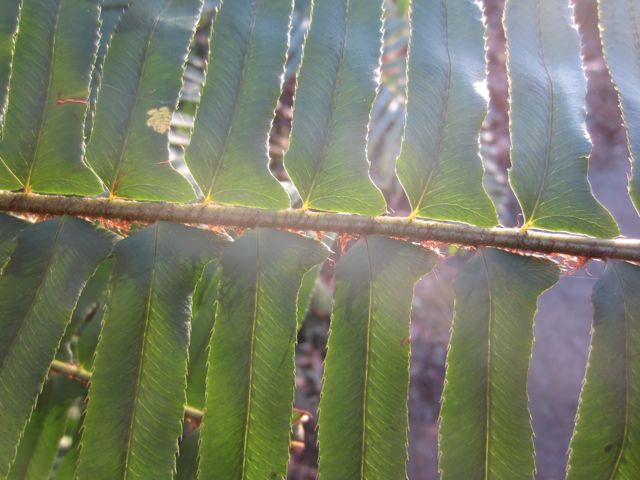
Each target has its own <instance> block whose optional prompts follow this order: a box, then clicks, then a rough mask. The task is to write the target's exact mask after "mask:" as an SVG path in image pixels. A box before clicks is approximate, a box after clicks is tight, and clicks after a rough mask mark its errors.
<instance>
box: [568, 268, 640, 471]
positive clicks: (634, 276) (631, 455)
mask: <svg viewBox="0 0 640 480" xmlns="http://www.w3.org/2000/svg"><path fill="white" fill-rule="evenodd" d="M638 292H640V267H638V266H636V265H631V264H629V263H624V262H619V261H612V260H610V261H608V262H607V267H606V269H605V272H604V274H603V275H602V277H601V278H600V279H599V280H598V282H597V283H596V285H595V287H594V289H593V305H594V307H595V318H594V322H593V336H592V338H591V352H590V354H589V365H588V367H587V375H586V380H585V384H584V386H583V387H582V395H581V397H580V406H579V408H578V416H577V421H576V427H575V432H574V435H573V439H572V441H571V457H570V461H569V472H568V475H567V480H582V479H592V478H593V479H595V478H606V479H609V480H632V479H636V478H640V449H639V448H638V445H639V444H640V296H639V295H638Z"/></svg>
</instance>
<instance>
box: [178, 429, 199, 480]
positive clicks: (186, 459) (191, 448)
mask: <svg viewBox="0 0 640 480" xmlns="http://www.w3.org/2000/svg"><path fill="white" fill-rule="evenodd" d="M199 441H200V429H197V430H194V431H192V432H190V433H188V434H187V435H186V436H184V435H183V437H182V440H181V441H180V451H179V453H178V459H177V461H176V475H175V477H174V478H175V480H196V478H197V476H198V475H197V474H198V442H199Z"/></svg>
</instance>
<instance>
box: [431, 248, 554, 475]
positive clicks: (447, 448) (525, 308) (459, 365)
mask: <svg viewBox="0 0 640 480" xmlns="http://www.w3.org/2000/svg"><path fill="white" fill-rule="evenodd" d="M557 280H558V269H557V267H556V266H555V265H554V264H553V263H551V262H549V261H547V260H541V259H537V258H533V257H522V256H518V255H515V254H512V253H507V252H503V251H501V250H489V249H487V250H481V251H480V252H479V253H478V255H477V256H475V257H474V258H473V259H471V260H470V261H469V263H467V264H466V265H465V266H464V267H463V269H462V270H461V271H460V273H459V274H458V278H457V279H456V282H455V295H456V303H455V317H454V320H453V328H452V333H451V344H450V346H449V353H448V355H447V372H446V377H445V387H444V393H443V397H442V398H443V402H442V410H441V412H440V463H439V468H440V471H441V474H442V478H443V480H447V479H459V478H468V479H498V478H509V479H520V478H521V479H531V478H533V473H534V452H533V431H532V428H531V421H530V416H529V409H528V406H527V403H528V398H527V371H528V368H529V359H530V357H531V345H532V341H533V318H534V315H535V312H536V302H537V299H538V296H539V295H540V294H541V293H542V292H544V291H545V290H547V289H549V288H551V286H553V285H554V284H555V283H556V282H557Z"/></svg>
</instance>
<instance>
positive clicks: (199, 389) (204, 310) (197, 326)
mask: <svg viewBox="0 0 640 480" xmlns="http://www.w3.org/2000/svg"><path fill="white" fill-rule="evenodd" d="M220 273H221V269H220V268H219V266H218V263H217V262H211V263H210V264H209V265H207V266H206V267H205V269H204V272H203V273H202V278H201V279H200V281H199V282H198V285H197V287H196V291H195V293H194V294H193V317H192V319H191V341H190V342H189V367H188V374H187V404H188V405H190V406H192V407H195V408H203V407H204V396H205V379H206V377H207V353H208V347H209V341H210V339H211V330H213V322H214V319H215V315H216V297H217V295H218V283H219V281H220Z"/></svg>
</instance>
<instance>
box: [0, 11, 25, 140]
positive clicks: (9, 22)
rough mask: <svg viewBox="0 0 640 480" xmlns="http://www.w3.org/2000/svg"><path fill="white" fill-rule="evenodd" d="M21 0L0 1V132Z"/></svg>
mask: <svg viewBox="0 0 640 480" xmlns="http://www.w3.org/2000/svg"><path fill="white" fill-rule="evenodd" d="M21 3H22V0H4V1H3V2H2V3H0V133H1V132H2V124H3V117H4V109H5V108H6V106H7V94H8V93H9V77H10V76H11V61H12V59H13V48H14V45H15V35H16V33H17V31H18V17H19V16H20V4H21Z"/></svg>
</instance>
